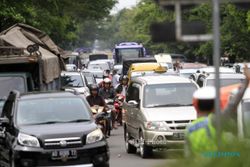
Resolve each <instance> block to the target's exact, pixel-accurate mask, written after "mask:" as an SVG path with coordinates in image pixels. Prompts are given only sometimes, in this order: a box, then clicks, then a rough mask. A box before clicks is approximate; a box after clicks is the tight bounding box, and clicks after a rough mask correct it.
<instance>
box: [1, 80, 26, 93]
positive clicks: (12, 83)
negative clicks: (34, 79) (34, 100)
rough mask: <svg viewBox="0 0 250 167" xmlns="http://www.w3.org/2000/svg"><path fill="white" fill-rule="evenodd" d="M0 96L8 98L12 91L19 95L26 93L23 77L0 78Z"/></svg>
mask: <svg viewBox="0 0 250 167" xmlns="http://www.w3.org/2000/svg"><path fill="white" fill-rule="evenodd" d="M0 83H1V84H0V96H1V97H3V96H8V95H9V92H10V91H12V90H18V91H19V92H20V93H25V92H27V90H26V89H27V88H26V85H25V80H24V78H23V77H14V76H12V77H7V76H6V77H3V76H1V77H0Z"/></svg>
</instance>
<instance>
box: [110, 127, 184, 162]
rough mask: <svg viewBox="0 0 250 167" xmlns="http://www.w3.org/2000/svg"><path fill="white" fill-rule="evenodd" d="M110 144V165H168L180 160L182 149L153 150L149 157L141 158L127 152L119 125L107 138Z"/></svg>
mask: <svg viewBox="0 0 250 167" xmlns="http://www.w3.org/2000/svg"><path fill="white" fill-rule="evenodd" d="M108 141H109V146H110V155H111V159H110V166H111V167H134V166H137V167H158V166H162V165H163V164H164V166H165V167H166V166H168V164H171V163H173V162H176V161H177V160H181V156H182V154H183V151H180V150H168V151H164V152H163V151H162V152H160V151H154V155H153V157H152V158H149V159H142V158H141V157H140V155H139V153H137V154H127V153H126V150H125V145H124V139H123V129H122V127H119V129H117V130H113V131H112V135H111V137H110V138H109V139H108Z"/></svg>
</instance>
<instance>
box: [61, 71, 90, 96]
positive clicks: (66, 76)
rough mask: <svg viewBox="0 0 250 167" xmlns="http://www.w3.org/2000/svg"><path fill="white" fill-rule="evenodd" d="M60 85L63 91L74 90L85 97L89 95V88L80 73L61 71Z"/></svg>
mask: <svg viewBox="0 0 250 167" xmlns="http://www.w3.org/2000/svg"><path fill="white" fill-rule="evenodd" d="M61 83H62V87H63V88H64V89H65V90H67V89H74V90H77V91H78V92H79V93H80V94H82V95H84V96H85V97H87V96H88V95H89V88H88V86H87V83H86V79H85V77H84V76H83V75H82V73H81V72H68V71H62V72H61Z"/></svg>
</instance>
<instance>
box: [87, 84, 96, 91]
mask: <svg viewBox="0 0 250 167" xmlns="http://www.w3.org/2000/svg"><path fill="white" fill-rule="evenodd" d="M89 90H90V92H91V91H93V90H96V91H98V85H96V84H92V85H90V87H89Z"/></svg>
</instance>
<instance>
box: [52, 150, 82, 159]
mask: <svg viewBox="0 0 250 167" xmlns="http://www.w3.org/2000/svg"><path fill="white" fill-rule="evenodd" d="M76 158H77V151H76V150H61V151H54V152H52V160H68V159H76Z"/></svg>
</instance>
